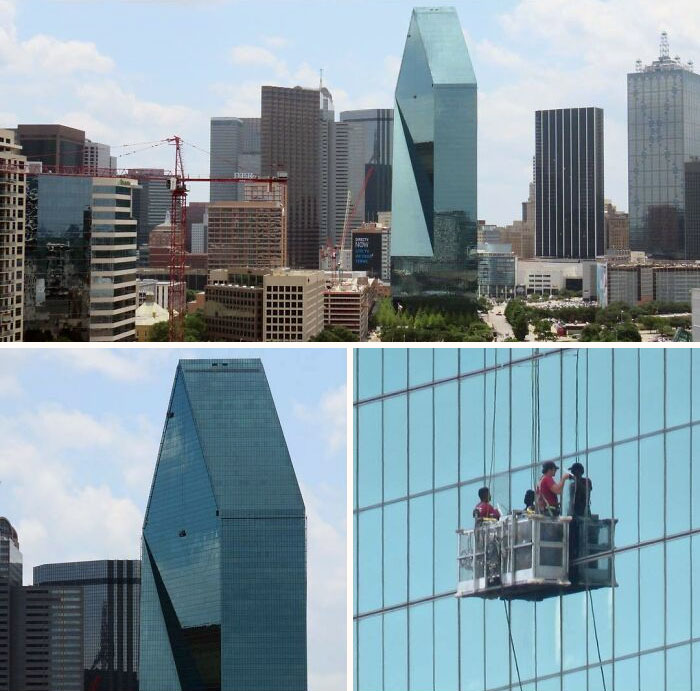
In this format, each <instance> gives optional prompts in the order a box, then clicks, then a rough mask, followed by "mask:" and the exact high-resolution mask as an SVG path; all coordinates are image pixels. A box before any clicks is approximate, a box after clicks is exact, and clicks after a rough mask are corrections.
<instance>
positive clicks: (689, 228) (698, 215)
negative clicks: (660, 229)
mask: <svg viewBox="0 0 700 691" xmlns="http://www.w3.org/2000/svg"><path fill="white" fill-rule="evenodd" d="M685 237H686V250H687V256H688V257H692V258H693V259H700V158H694V159H693V160H692V161H688V162H687V163H686V164H685Z"/></svg>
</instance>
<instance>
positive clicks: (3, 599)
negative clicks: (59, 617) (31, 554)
mask: <svg viewBox="0 0 700 691" xmlns="http://www.w3.org/2000/svg"><path fill="white" fill-rule="evenodd" d="M21 588H22V553H21V552H20V551H19V540H18V538H17V531H16V530H15V529H14V528H13V527H12V525H11V524H10V522H9V521H8V520H7V519H6V518H0V691H11V690H12V691H14V686H13V685H12V680H11V679H10V656H11V645H12V641H11V638H10V630H11V616H12V604H13V601H14V599H15V598H16V597H17V591H18V590H20V589H21Z"/></svg>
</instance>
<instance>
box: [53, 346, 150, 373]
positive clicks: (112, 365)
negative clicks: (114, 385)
mask: <svg viewBox="0 0 700 691" xmlns="http://www.w3.org/2000/svg"><path fill="white" fill-rule="evenodd" d="M52 356H53V357H54V358H58V359H59V360H62V361H63V362H64V363H65V364H66V365H68V366H70V367H72V368H74V369H77V370H78V371H88V372H96V373H98V374H101V375H103V376H106V377H109V378H111V379H114V380H116V381H139V380H146V379H147V378H148V376H149V373H150V369H151V367H152V366H153V365H154V364H155V363H156V361H157V360H159V359H161V357H162V356H161V355H159V354H158V353H157V352H156V351H149V350H138V351H134V350H130V351H127V350H106V349H104V348H80V349H60V350H56V351H54V352H53V353H52Z"/></svg>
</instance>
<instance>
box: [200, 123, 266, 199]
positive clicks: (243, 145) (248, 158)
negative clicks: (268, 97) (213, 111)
mask: <svg viewBox="0 0 700 691" xmlns="http://www.w3.org/2000/svg"><path fill="white" fill-rule="evenodd" d="M210 151H211V157H210V173H211V177H212V178H232V177H236V176H237V175H238V174H239V173H245V174H253V175H259V174H260V118H212V119H211V138H210ZM240 199H241V192H240V183H236V182H212V183H210V184H209V200H210V201H212V202H224V201H225V202H231V201H233V202H235V201H240Z"/></svg>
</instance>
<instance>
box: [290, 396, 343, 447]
mask: <svg viewBox="0 0 700 691" xmlns="http://www.w3.org/2000/svg"><path fill="white" fill-rule="evenodd" d="M346 411H347V392H346V388H345V386H340V387H338V388H337V389H333V390H331V391H326V392H325V393H324V394H323V396H321V400H320V401H318V403H316V404H312V405H304V404H302V403H298V402H297V403H295V404H294V414H295V415H296V416H297V417H298V418H299V419H300V420H304V421H305V422H312V423H314V424H315V425H317V429H320V430H322V432H323V434H324V436H325V437H326V441H327V443H328V445H329V448H330V451H331V452H336V451H338V450H340V449H343V448H345V443H346V436H347V412H346Z"/></svg>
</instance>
